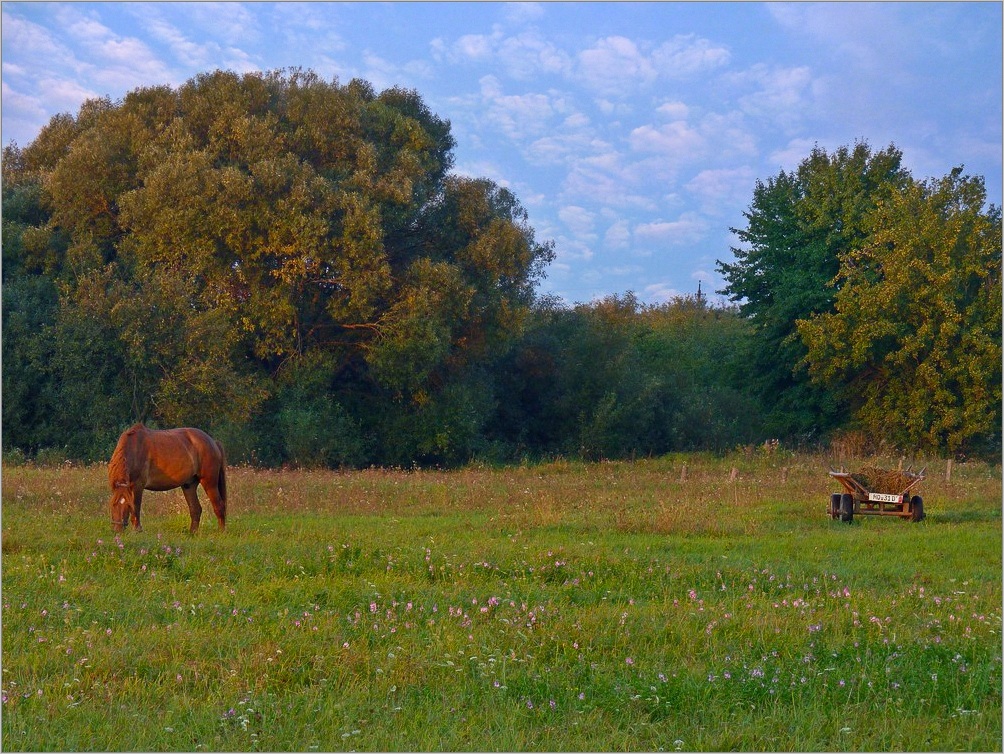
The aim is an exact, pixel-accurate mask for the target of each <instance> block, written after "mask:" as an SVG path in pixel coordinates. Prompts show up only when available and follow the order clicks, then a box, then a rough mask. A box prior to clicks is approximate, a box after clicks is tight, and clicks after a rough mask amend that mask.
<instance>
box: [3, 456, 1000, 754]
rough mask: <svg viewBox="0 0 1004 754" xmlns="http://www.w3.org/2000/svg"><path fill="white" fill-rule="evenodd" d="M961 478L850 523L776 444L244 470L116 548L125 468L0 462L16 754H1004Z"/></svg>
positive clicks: (981, 480)
mask: <svg viewBox="0 0 1004 754" xmlns="http://www.w3.org/2000/svg"><path fill="white" fill-rule="evenodd" d="M870 462H875V461H870ZM890 463H892V464H895V462H894V461H892V462H891V461H889V460H888V459H886V465H889V464H890ZM683 464H686V465H687V478H686V480H685V481H682V480H681V467H682V466H683ZM733 467H735V468H736V469H737V470H738V474H737V477H736V479H735V480H734V481H732V480H730V476H731V474H730V472H731V469H732V468H733ZM944 473H945V467H944V464H943V463H941V464H939V463H938V462H934V463H932V464H931V467H930V468H929V478H928V480H926V481H925V482H924V485H923V488H922V490H921V491H922V494H923V495H924V499H925V508H926V510H927V512H928V518H927V520H926V521H924V522H923V523H920V524H912V523H909V522H907V521H901V520H898V519H880V518H875V517H870V518H864V517H859V518H858V519H856V520H855V523H854V524H852V525H850V526H848V525H846V524H842V523H840V522H837V521H833V520H831V519H830V518H828V517H827V516H826V515H825V507H826V504H827V501H828V496H829V493H830V492H832V491H836V489H835V488H834V486H833V485H832V484H831V482H830V480H829V478H828V476H827V474H826V463H825V460H823V459H820V458H814V457H808V456H797V457H796V456H791V455H786V454H783V453H775V454H767V453H764V452H752V453H747V454H735V455H733V456H731V457H728V458H725V459H716V458H713V457H710V456H673V457H666V458H661V459H653V460H645V461H638V462H634V463H602V464H579V463H570V462H556V463H551V464H545V465H541V466H531V467H525V468H514V469H484V468H469V469H464V470H460V471H453V472H435V471H417V472H405V471H392V470H369V471H360V472H353V473H345V474H340V473H334V472H285V471H284V472H278V471H272V472H269V471H256V470H251V469H242V468H235V469H231V470H230V475H229V480H228V481H229V484H230V498H231V501H230V514H231V517H230V521H229V524H228V530H227V532H226V533H225V534H221V533H219V532H218V531H216V528H215V521H214V520H213V518H212V516H211V514H210V513H209V512H208V507H207V514H206V515H204V516H203V529H202V531H201V532H200V533H199V534H198V535H197V536H194V537H192V536H189V535H187V534H186V533H185V530H186V529H187V525H188V517H187V512H186V508H185V504H184V501H183V498H182V495H181V493H180V492H178V491H175V492H168V493H150V494H148V495H147V496H146V498H145V501H144V527H145V531H144V532H143V533H140V534H136V533H132V532H127V533H124V534H122V535H121V536H118V537H116V536H115V535H114V534H113V533H112V531H111V527H110V524H109V520H108V513H107V510H106V508H105V504H106V494H105V486H106V482H105V478H104V477H105V471H104V468H103V467H88V468H69V467H63V468H55V469H39V468H34V467H5V468H4V470H3V560H2V567H3V572H2V577H3V590H2V596H3V613H2V617H3V626H2V627H3V645H2V649H3V677H2V687H3V700H4V701H3V708H2V709H3V722H2V726H3V727H2V732H3V746H4V749H5V750H8V751H16V750H38V751H47V750H62V751H67V750H76V749H92V750H93V749H98V750H111V751H115V750H130V751H143V750H192V751H195V750H264V751H285V750H297V751H311V750H321V751H325V750H329V751H330V750H350V749H354V750H378V751H395V750H416V751H420V750H467V751H491V750H507V751H516V750H544V751H567V750H590V751H605V750H650V751H655V750H660V749H665V750H670V751H672V750H778V751H787V750H799V751H813V750H828V751H859V750H972V751H999V750H1001V745H1002V736H1001V714H1002V709H1001V684H1002V674H1001V599H1002V597H1001V470H1000V467H999V466H987V465H982V464H978V463H970V464H961V465H957V466H956V467H955V469H954V471H953V475H952V480H951V482H950V483H949V482H947V481H946V480H945V479H944Z"/></svg>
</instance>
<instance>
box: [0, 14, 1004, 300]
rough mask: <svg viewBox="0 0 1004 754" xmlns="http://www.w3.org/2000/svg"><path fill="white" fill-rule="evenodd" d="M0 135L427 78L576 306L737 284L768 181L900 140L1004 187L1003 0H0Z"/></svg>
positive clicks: (994, 188)
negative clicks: (275, 85)
mask: <svg viewBox="0 0 1004 754" xmlns="http://www.w3.org/2000/svg"><path fill="white" fill-rule="evenodd" d="M2 8H3V18H2V46H0V56H2V78H3V91H2V99H0V104H2V122H0V139H2V141H3V144H4V145H6V144H9V143H10V142H11V141H14V142H16V143H17V144H19V145H20V146H26V145H27V144H29V143H31V141H32V140H33V139H34V138H35V137H36V136H37V134H38V132H39V130H40V129H41V128H42V126H44V125H45V124H46V123H47V122H48V121H49V119H50V118H51V117H52V116H53V115H56V114H59V113H64V112H68V113H71V114H76V112H77V110H78V108H79V107H80V105H81V103H82V102H84V101H85V100H87V99H89V98H93V97H105V96H107V97H110V98H111V99H112V100H119V99H121V98H122V97H123V96H124V95H125V94H126V93H128V92H129V91H131V90H133V89H135V88H137V87H141V86H151V85H161V84H168V85H171V86H174V87H177V86H180V85H181V84H183V83H185V82H186V81H188V80H189V79H191V78H192V77H194V76H195V75H197V74H199V73H202V72H206V71H212V70H216V69H229V70H234V71H237V72H248V71H270V70H274V69H278V68H290V67H301V68H305V69H312V70H313V71H315V72H316V73H317V74H318V75H320V76H321V77H322V78H324V79H326V80H332V79H337V80H338V81H339V82H340V83H343V84H345V83H348V82H349V81H350V80H351V79H353V78H362V79H366V80H367V81H369V82H371V83H372V84H373V86H374V87H375V88H376V89H377V90H382V89H384V88H388V87H392V86H402V87H406V88H411V89H415V90H417V91H418V92H419V94H420V95H421V96H422V99H423V100H424V101H425V103H426V104H427V105H428V106H429V108H430V109H431V110H432V111H433V112H434V113H436V114H437V115H438V116H440V117H441V118H445V119H448V120H449V121H450V122H451V125H452V131H453V135H454V138H455V139H456V143H457V146H456V148H455V150H454V157H455V164H454V172H456V173H459V174H463V175H468V176H473V177H485V178H490V179H491V180H493V181H495V182H496V183H497V184H499V185H501V186H505V187H507V188H509V189H510V190H511V191H512V192H513V193H514V194H515V195H516V197H517V198H518V199H519V200H520V202H521V203H522V204H523V206H524V207H525V208H526V210H527V212H528V213H529V221H530V224H531V225H532V226H533V228H534V230H535V233H536V237H537V239H538V240H539V241H553V242H554V248H555V252H556V258H555V260H554V262H553V263H552V264H551V265H550V266H549V267H548V269H547V277H546V278H545V279H544V280H543V281H542V282H541V285H540V287H539V290H540V292H541V293H548V294H554V295H557V296H559V297H560V298H562V299H563V300H564V301H565V302H567V303H573V302H588V301H592V300H596V299H598V298H601V297H604V296H607V295H610V294H624V293H626V292H628V291H632V292H634V293H635V294H636V295H637V297H638V298H639V300H641V301H642V302H644V303H649V304H658V303H661V302H664V301H667V300H670V299H672V298H673V297H674V296H679V295H686V294H693V293H694V292H696V290H697V287H698V284H699V283H700V284H701V286H702V290H703V292H705V293H708V294H711V299H712V300H713V301H714V300H716V299H717V300H719V301H721V300H722V299H718V297H717V296H716V295H715V293H714V292H715V291H719V290H720V289H721V288H722V287H723V286H724V280H723V279H722V278H721V275H720V274H719V272H718V271H717V269H716V261H717V260H722V261H726V262H728V261H732V260H733V256H732V252H731V247H733V246H735V245H737V244H738V239H736V238H735V236H734V235H733V234H732V233H731V232H730V228H733V227H739V228H742V227H745V220H744V218H743V211H744V210H746V209H748V208H749V205H750V203H751V201H752V198H753V190H754V187H755V185H756V182H757V181H758V180H761V181H766V180H767V179H769V178H771V177H772V176H776V175H777V174H778V173H779V172H780V171H781V170H790V169H793V168H795V167H796V166H797V165H798V164H799V163H800V162H801V161H802V160H803V159H805V158H806V157H807V156H808V155H809V153H810V151H811V150H812V148H813V146H814V145H819V146H820V147H822V148H824V149H826V150H827V151H830V152H832V151H833V150H835V149H837V148H839V147H841V146H853V145H854V143H856V142H858V141H867V142H868V144H870V145H871V147H872V149H873V151H878V150H880V149H883V148H885V147H887V146H889V145H890V144H895V145H896V147H898V148H899V149H900V150H901V151H902V152H903V156H904V163H905V166H906V167H907V168H908V169H909V170H910V171H911V172H912V173H913V175H914V177H915V178H918V179H926V178H931V177H940V176H943V175H945V174H947V173H948V172H949V171H950V170H951V169H952V168H953V167H955V166H957V165H964V166H965V168H966V172H967V173H970V174H975V175H982V176H984V178H985V179H986V185H987V193H988V201H989V202H991V203H993V204H996V205H998V206H1000V204H1001V182H1002V181H1001V174H1002V162H1001V152H1002V130H1001V129H1002V127H1001V123H1002V99H1004V95H1002V88H1004V85H1002V74H1001V67H1002V23H1004V21H1002V4H1001V3H999V2H983V3H956V2H946V3H939V2H922V3H899V2H896V3H745V2H744V3H702V2H681V3H676V2H666V3H647V2H646V3H627V2H625V3H592V2H588V3H587V2H567V3H550V2H544V3H421V2H415V3H397V2H394V3H323V2H320V3H297V2H281V3H231V2H225V3H209V2H195V3H185V2H180V3H173V2H172V3H147V2H133V3H130V2H122V3H116V2H100V3H87V2H71V3H58V2H53V3H36V2H4V3H3V4H2Z"/></svg>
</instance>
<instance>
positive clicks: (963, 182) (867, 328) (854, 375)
mask: <svg viewBox="0 0 1004 754" xmlns="http://www.w3.org/2000/svg"><path fill="white" fill-rule="evenodd" d="M985 201H986V191H985V189H984V186H983V181H982V179H980V178H972V177H967V176H964V175H963V174H962V171H961V170H960V169H956V170H953V171H952V173H951V174H950V175H948V176H945V177H944V178H942V179H939V180H932V181H928V182H926V183H914V184H912V185H910V186H909V187H907V188H906V189H905V190H903V191H900V192H897V193H895V194H894V195H892V196H890V197H888V198H887V199H886V200H885V201H883V202H882V203H881V204H880V205H879V207H878V208H877V209H876V211H875V212H874V213H873V215H872V217H871V222H872V227H871V230H870V233H869V236H868V241H867V243H865V244H863V245H862V246H860V247H859V248H856V249H853V250H851V251H848V252H846V253H844V254H842V255H841V257H840V263H841V264H840V272H839V274H838V275H837V277H836V280H835V288H836V296H835V311H833V312H826V313H821V314H817V315H816V316H814V317H812V318H806V319H803V320H801V321H799V322H798V328H799V332H800V333H801V335H802V337H803V339H804V341H805V343H806V345H807V347H808V355H807V357H806V361H807V363H808V364H809V368H810V373H811V374H812V375H813V377H814V378H816V379H818V380H819V381H820V382H822V383H824V384H827V385H829V386H831V387H833V388H835V389H838V390H842V391H844V393H845V400H846V401H847V402H848V403H849V404H850V405H851V406H853V408H854V410H855V416H856V417H857V418H858V420H859V421H860V423H861V425H862V426H863V427H864V428H865V429H867V430H868V431H870V432H872V433H874V434H875V435H880V436H885V437H888V438H889V439H891V440H892V441H894V442H895V443H897V444H899V445H900V446H902V447H906V446H914V447H921V448H927V449H939V448H943V449H946V450H948V451H949V452H952V453H956V452H961V451H967V452H971V451H972V450H974V449H977V450H982V451H984V452H988V451H989V452H993V451H994V450H996V452H999V448H1000V446H999V443H1000V426H1001V213H1000V209H999V208H996V207H993V206H991V207H990V208H989V209H988V210H984V203H985ZM994 438H996V441H995V440H994ZM995 444H996V448H995V447H994V446H995Z"/></svg>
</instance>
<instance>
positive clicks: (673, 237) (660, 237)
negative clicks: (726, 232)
mask: <svg viewBox="0 0 1004 754" xmlns="http://www.w3.org/2000/svg"><path fill="white" fill-rule="evenodd" d="M707 229H708V225H707V223H706V222H705V221H704V220H703V219H701V218H700V217H699V216H698V215H697V214H696V213H694V212H685V213H684V214H682V215H681V216H680V219H679V220H673V221H666V220H657V221H655V222H650V223H642V224H640V225H638V226H637V227H636V228H635V229H634V239H635V245H636V246H638V247H643V248H647V249H649V250H651V249H652V247H654V246H662V245H671V246H680V245H683V244H690V243H696V242H698V241H700V240H701V238H703V237H704V234H705V232H706V231H707Z"/></svg>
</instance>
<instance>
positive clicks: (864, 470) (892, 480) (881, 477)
mask: <svg viewBox="0 0 1004 754" xmlns="http://www.w3.org/2000/svg"><path fill="white" fill-rule="evenodd" d="M851 477H852V478H853V479H854V480H856V481H857V482H858V483H859V484H860V485H861V486H862V487H864V488H865V489H866V490H870V491H871V492H884V493H888V494H890V495H898V494H899V493H901V492H903V490H905V489H906V488H907V487H909V486H910V485H911V484H913V483H914V482H915V481H917V479H918V478H923V477H922V475H921V474H913V473H911V472H909V471H900V470H898V469H880V468H878V467H877V466H862V467H861V469H860V470H858V471H857V472H855V473H853V474H851Z"/></svg>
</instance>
